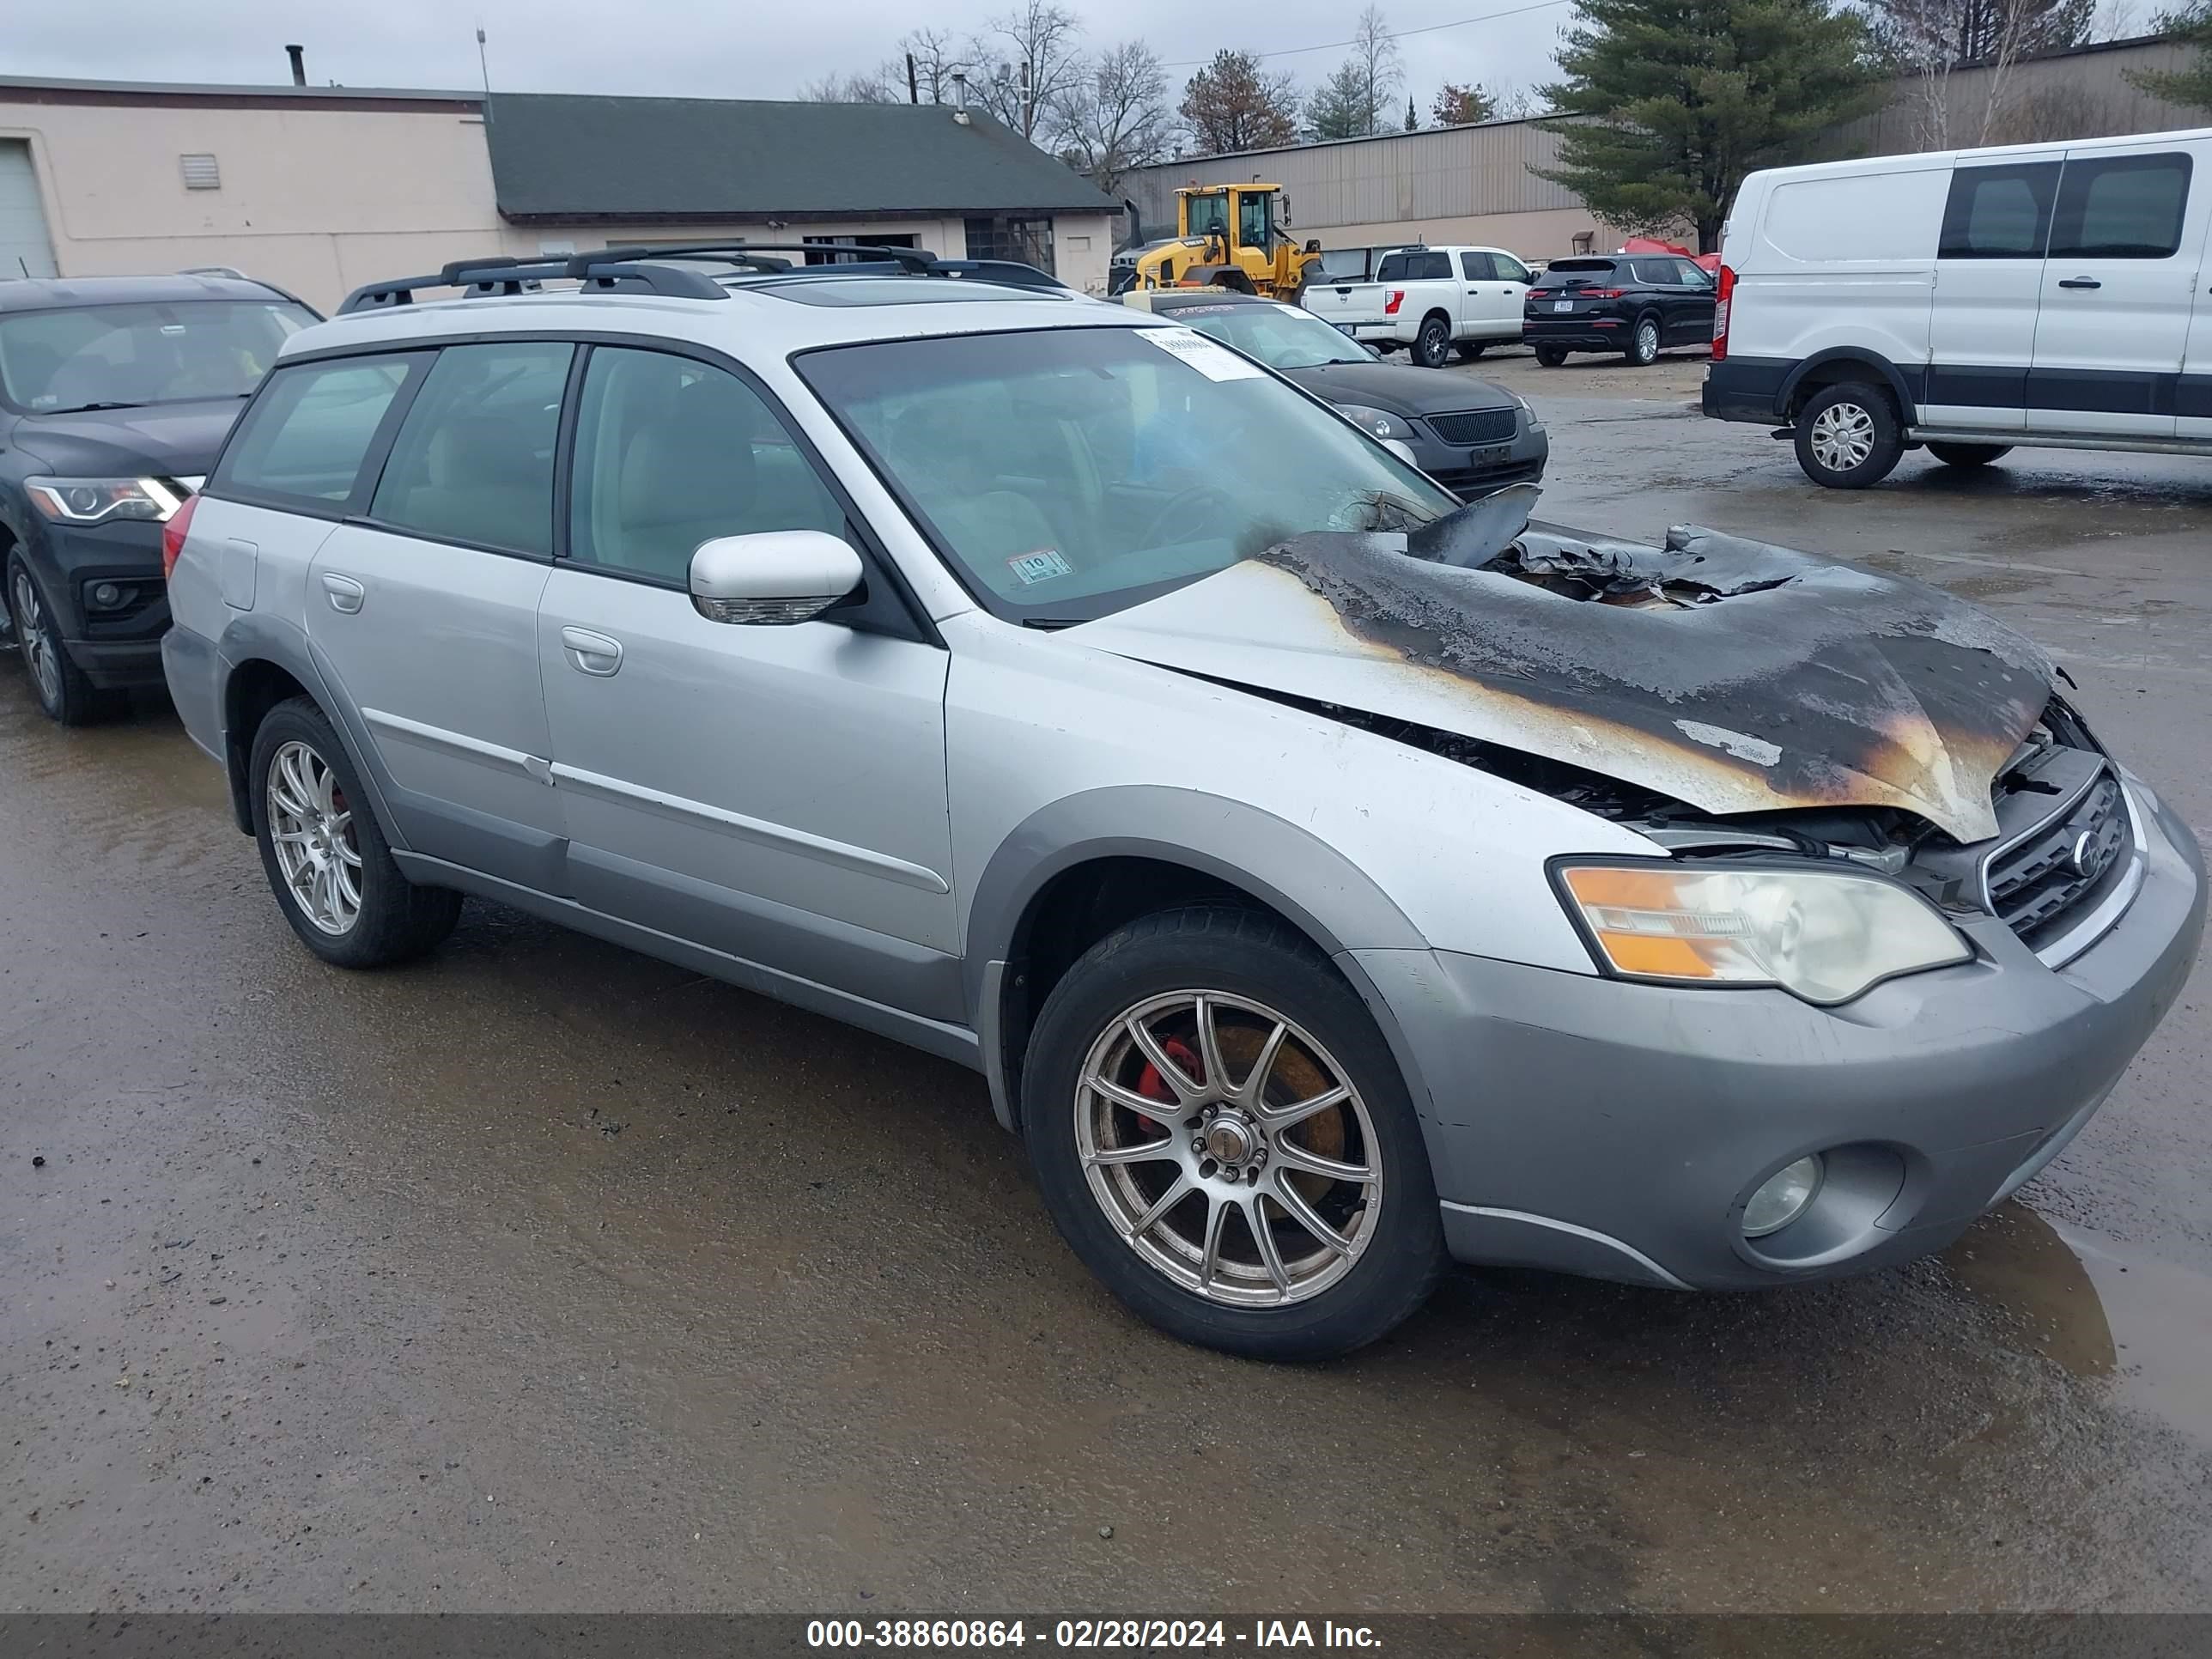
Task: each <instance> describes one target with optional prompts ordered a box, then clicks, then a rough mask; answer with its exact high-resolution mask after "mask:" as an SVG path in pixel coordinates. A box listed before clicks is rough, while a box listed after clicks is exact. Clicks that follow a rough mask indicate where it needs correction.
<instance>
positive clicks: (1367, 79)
mask: <svg viewBox="0 0 2212 1659" xmlns="http://www.w3.org/2000/svg"><path fill="white" fill-rule="evenodd" d="M1351 61H1352V63H1354V64H1358V66H1359V78H1360V83H1361V85H1362V87H1363V88H1364V91H1365V93H1366V96H1367V103H1368V106H1369V107H1370V109H1372V110H1373V111H1374V120H1373V124H1372V125H1370V127H1369V128H1368V131H1370V132H1379V131H1382V128H1383V118H1384V116H1385V114H1386V112H1388V110H1389V106H1390V104H1391V102H1392V100H1394V99H1395V97H1396V96H1397V94H1398V89H1399V88H1401V87H1402V86H1404V85H1405V84H1406V64H1405V59H1404V58H1401V57H1400V56H1399V54H1398V42H1397V41H1396V40H1395V39H1394V38H1393V37H1392V35H1391V33H1390V23H1389V19H1388V18H1386V17H1384V16H1383V9H1382V8H1381V7H1380V6H1369V7H1368V8H1367V9H1366V10H1364V11H1363V12H1361V13H1360V14H1359V26H1358V27H1357V28H1355V29H1354V30H1353V31H1352V58H1351Z"/></svg>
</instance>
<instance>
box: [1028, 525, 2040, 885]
mask: <svg viewBox="0 0 2212 1659" xmlns="http://www.w3.org/2000/svg"><path fill="white" fill-rule="evenodd" d="M1480 506H1481V504H1480V503H1477V504H1476V507H1470V508H1468V509H1467V516H1468V518H1469V519H1470V520H1473V519H1474V518H1476V517H1477V516H1478V515H1477V509H1478V508H1480ZM1493 516H1494V515H1493ZM1461 518H1462V515H1461V514H1456V513H1455V514H1454V515H1452V520H1459V519H1461ZM1452 520H1443V521H1440V522H1441V523H1442V524H1443V525H1445V526H1449V525H1450V524H1451V523H1452ZM1522 520H1525V508H1524V509H1522V513H1521V514H1520V515H1518V517H1516V518H1515V519H1514V520H1513V523H1514V526H1515V528H1516V529H1517V527H1518V526H1519V525H1520V523H1521V522H1522ZM1436 528H1437V526H1431V527H1430V528H1429V530H1428V531H1424V532H1415V537H1414V541H1415V544H1416V545H1417V546H1420V547H1422V548H1423V549H1424V551H1425V554H1426V555H1427V556H1414V555H1413V554H1411V553H1409V552H1407V538H1406V537H1404V536H1402V535H1394V534H1338V533H1326V534H1315V535H1308V536H1301V537H1297V538H1294V539H1292V540H1291V541H1288V542H1285V543H1283V544H1280V545H1279V546H1276V547H1273V548H1270V549H1268V550H1267V551H1265V552H1264V553H1261V554H1260V555H1258V556H1255V557H1253V558H1249V559H1246V560H1244V561H1243V562H1240V563H1237V564H1235V565H1232V566H1231V567H1230V568H1228V569H1225V570H1223V571H1220V572H1218V573H1217V574H1213V575H1212V576H1209V577H1206V579H1204V580H1200V581H1198V582H1195V583H1193V584H1192V585H1190V586H1188V587H1183V588H1180V589H1178V590H1176V592H1172V593H1170V594H1168V595H1166V596H1164V597H1163V598H1161V599H1154V600H1152V601H1150V602H1149V603H1147V604H1145V605H1138V606H1135V607H1133V609H1131V610H1128V611H1122V612H1121V613H1119V614H1117V615H1115V616H1112V617H1105V618H1103V619H1102V620H1100V621H1097V622H1093V623H1086V624H1085V625H1083V626H1082V627H1080V628H1078V629H1073V630H1072V631H1071V633H1070V635H1069V636H1068V637H1070V638H1072V639H1076V640H1079V641H1082V642H1084V643H1085V644H1088V645H1091V646H1095V647H1098V648H1100V649H1102V650H1105V651H1109V652H1112V653H1115V654H1116V655H1120V656H1124V657H1128V658H1132V659H1137V660H1140V661H1144V662H1149V663H1154V664H1157V665H1161V666H1163V667H1169V668H1175V669H1180V670H1182V671H1187V672H1190V673H1195V674H1201V675H1204V676H1206V677H1207V678H1212V679H1216V680H1222V681H1227V682H1229V683H1231V684H1239V685H1244V686H1249V687H1250V688H1251V689H1253V690H1256V691H1260V692H1263V693H1266V692H1274V693H1279V694H1285V695H1288V696H1295V697H1298V698H1302V699H1305V700H1309V701H1311V702H1323V703H1329V704H1333V705H1335V706H1338V707H1341V708H1354V709H1358V710H1361V711H1363V712H1364V713H1367V714H1377V715H1382V716H1385V717H1388V718H1392V719H1398V720H1409V721H1413V722H1415V723H1417V724H1419V725H1423V726H1431V727H1433V728H1436V729H1438V730H1441V731H1445V732H1454V733H1456V734H1458V735H1460V736H1462V737H1467V738H1474V739H1476V740H1477V741H1479V742H1484V743H1491V744H1498V745H1500V746H1502V747H1504V748H1509V749H1514V750H1521V751H1522V752H1525V753H1528V754H1534V755H1541V756H1544V757H1548V758H1551V759H1553V760H1558V761H1562V762H1565V763H1570V764H1572V765H1575V766H1579V767H1582V768H1584V769H1588V770H1589V771H1592V772H1597V773H1601V774H1603V775H1607V776H1609V777H1613V778H1617V779H1619V780H1620V781H1624V782H1627V783H1632V784H1636V785H1638V786H1640V787H1644V788H1647V789H1650V790H1654V791H1656V792H1657V793H1662V794H1664V795H1668V796H1671V797H1673V798H1674V799H1677V800H1680V801H1684V802H1686V803H1687V804H1689V805H1692V806H1694V807H1697V808H1699V810H1700V811H1707V812H1713V813H1723V814H1725V813H1734V812H1755V811H1774V810H1777V809H1780V808H1789V807H1804V806H1838V805H1852V806H1890V807H1897V808H1899V809H1902V810H1904V811H1908V812H1912V813H1917V815H1919V816H1920V817H1923V818H1925V819H1926V820H1927V821H1928V822H1929V823H1932V824H1934V825H1936V827H1937V828H1938V829H1943V830H1945V831H1947V832H1948V833H1949V834H1950V835H1951V836H1954V837H1956V838H1957V839H1958V840H1960V841H1961V842H1973V841H1980V840H1983V839H1984V838H1986V837H1988V836H1992V835H1995V834H1996V817H1995V816H1994V813H1993V812H1992V810H1991V806H1990V785H1991V783H1992V782H1993V781H1994V780H1995V778H1996V774H1997V772H1998V771H1999V769H2001V768H2002V766H2003V765H2004V763H2005V762H2006V761H2007V760H2008V758H2009V757H2010V756H2011V755H2012V753H2013V751H2014V750H2015V748H2016V747H2017V746H2018V744H2019V743H2020V741H2021V738H2023V737H2025V736H2026V735H2027V732H2028V731H2029V729H2030V728H2031V727H2032V726H2033V725H2034V724H2035V722H2036V720H2037V719H2038V718H2039V716H2040V715H2041V714H2042V711H2043V708H2044V705H2045V702H2048V701H2049V698H2050V696H2051V680H2052V675H2053V672H2054V671H2053V669H2052V667H2051V662H2050V660H2049V659H2047V658H2046V657H2045V655H2044V654H2043V653H2042V652H2041V651H2040V650H2039V649H2038V648H2037V647H2035V646H2034V645H2033V644H2032V643H2031V642H2030V641H2027V639H2025V638H2024V637H2022V636H2021V635H2019V634H2016V633H2015V632H2014V631H2013V630H2012V629H2008V628H2007V627H2005V626H2004V625H2003V624H2002V623H1999V622H1997V621H1996V619H1995V618H1994V617H1990V616H1989V615H1987V614H1986V613H1984V612H1983V611H1978V610H1977V609H1976V608H1974V607H1973V606H1972V605H1966V604H1965V603H1963V602H1961V601H1960V600H1958V599H1953V598H1952V597H1951V596H1950V595H1948V594H1947V593H1945V592H1942V591H1941V590H1940V589H1937V588H1933V587H1929V586H1924V585H1923V584H1922V583H1919V582H1915V581H1911V580H1905V579H1904V578H1902V577H1896V576H1888V575H1883V574H1879V573H1877V572H1875V571H1871V570H1865V569H1862V568H1858V567H1857V566H1853V565H1848V564H1843V563H1839V562H1833V561H1831V560H1826V559H1821V558H1818V557H1815V556H1813V555H1810V554H1807V553H1799V552H1794V551H1791V550H1789V549H1786V548H1781V547H1775V546H1771V545H1769V544H1765V543H1763V542H1754V541H1748V540H1745V539H1743V538H1738V537H1734V536H1726V535H1722V534H1720V533H1719V532H1715V531H1710V530H1702V529H1696V528H1690V527H1683V528H1678V529H1676V530H1674V531H1672V532H1669V533H1668V537H1667V540H1666V544H1665V545H1664V546H1663V547H1647V546H1640V545H1637V544H1629V543H1623V542H1615V541H1612V540H1610V539H1607V538H1601V537H1591V536H1587V535H1583V534H1582V533H1580V532H1575V531H1571V530H1567V529H1564V528H1561V527H1559V526H1549V525H1541V524H1529V525H1528V526H1526V528H1525V529H1518V533H1517V534H1514V533H1513V531H1512V530H1509V531H1507V532H1505V533H1506V534H1510V535H1512V539H1511V540H1510V544H1505V545H1504V547H1503V548H1502V550H1497V551H1494V552H1493V551H1492V547H1493V546H1495V544H1496V542H1495V540H1493V541H1492V543H1491V544H1486V545H1484V546H1482V547H1480V548H1479V549H1477V550H1476V551H1477V552H1479V553H1480V561H1479V562H1477V560H1475V559H1474V558H1469V557H1466V556H1464V555H1465V552H1466V550H1465V549H1462V550H1461V552H1462V558H1461V561H1460V562H1451V555H1450V553H1449V550H1443V551H1441V552H1440V542H1448V541H1449V536H1446V537H1444V538H1438V537H1437V536H1436V535H1435V534H1433V533H1432V532H1434V531H1435V529H1436ZM1497 539H1502V538H1497Z"/></svg>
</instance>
